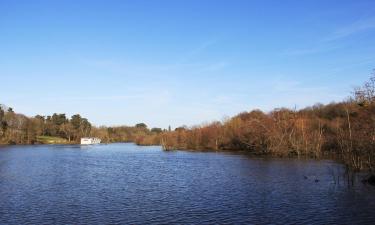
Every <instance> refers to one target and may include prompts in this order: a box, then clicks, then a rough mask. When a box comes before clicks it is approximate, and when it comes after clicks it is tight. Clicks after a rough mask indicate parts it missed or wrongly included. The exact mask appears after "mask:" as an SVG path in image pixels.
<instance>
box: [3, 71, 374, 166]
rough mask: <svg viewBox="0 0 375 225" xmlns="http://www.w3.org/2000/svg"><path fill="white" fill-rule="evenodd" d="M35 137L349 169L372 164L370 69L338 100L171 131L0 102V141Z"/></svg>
mask: <svg viewBox="0 0 375 225" xmlns="http://www.w3.org/2000/svg"><path fill="white" fill-rule="evenodd" d="M39 136H56V137H60V138H64V139H66V140H67V142H68V143H77V142H79V140H80V138H81V137H84V136H95V137H99V138H101V139H102V141H103V142H108V143H109V142H135V143H136V144H138V145H161V146H162V147H163V148H164V149H165V150H173V149H189V150H217V151H226V150H237V151H245V152H249V153H252V154H264V155H274V156H297V157H301V156H305V157H314V158H321V157H327V156H329V157H336V158H339V159H341V160H342V161H344V162H345V163H346V165H348V166H349V167H350V168H351V169H354V170H363V169H370V170H371V171H373V168H374V165H375V73H374V75H373V76H372V77H371V78H370V80H369V81H367V82H365V83H364V84H363V85H362V86H361V87H358V88H356V89H355V90H354V91H353V94H352V96H351V97H349V98H348V99H347V100H345V101H342V102H339V103H331V104H327V105H323V104H315V105H313V106H311V107H307V108H304V109H300V110H295V109H287V108H279V109H274V110H272V111H271V112H267V113H266V112H263V111H261V110H252V111H250V112H242V113H240V114H238V115H236V116H234V117H232V118H229V119H226V120H224V121H215V122H212V123H208V124H203V125H200V126H193V127H190V128H188V127H186V126H182V127H178V128H176V129H175V130H173V131H171V129H170V128H169V129H168V130H162V129H161V128H152V129H149V128H148V127H147V125H146V124H144V123H139V124H136V125H135V126H117V127H106V126H101V127H95V126H92V125H91V123H90V122H89V121H88V120H87V119H86V118H83V117H81V116H80V115H79V114H76V115H73V116H72V117H71V118H67V117H66V115H65V114H57V113H55V114H53V115H52V116H40V115H37V116H35V117H31V118H29V117H26V116H24V115H22V114H17V113H15V112H14V111H13V109H12V108H7V107H4V106H1V107H0V143H2V144H34V143H38V137H39Z"/></svg>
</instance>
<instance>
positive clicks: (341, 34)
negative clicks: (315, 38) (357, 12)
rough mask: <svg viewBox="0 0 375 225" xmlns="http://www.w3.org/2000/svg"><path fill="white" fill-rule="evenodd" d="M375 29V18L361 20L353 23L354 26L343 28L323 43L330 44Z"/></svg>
mask: <svg viewBox="0 0 375 225" xmlns="http://www.w3.org/2000/svg"><path fill="white" fill-rule="evenodd" d="M374 28H375V17H372V18H367V19H361V20H358V21H355V22H353V23H352V24H349V25H347V26H345V27H342V28H340V29H338V30H336V31H335V32H333V34H331V35H330V36H328V37H326V38H324V39H323V42H330V41H335V40H338V39H342V38H346V37H348V36H352V35H354V34H357V33H360V32H365V31H367V30H371V29H374Z"/></svg>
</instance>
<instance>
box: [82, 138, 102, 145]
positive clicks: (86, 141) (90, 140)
mask: <svg viewBox="0 0 375 225" xmlns="http://www.w3.org/2000/svg"><path fill="white" fill-rule="evenodd" d="M101 141H102V140H101V139H100V138H95V137H94V138H91V137H84V138H81V145H93V144H100V142H101Z"/></svg>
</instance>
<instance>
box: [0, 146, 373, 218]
mask: <svg viewBox="0 0 375 225" xmlns="http://www.w3.org/2000/svg"><path fill="white" fill-rule="evenodd" d="M81 150H83V151H81ZM342 170H343V168H342V166H341V165H339V164H337V163H334V162H332V161H325V160H322V161H314V160H296V159H261V158H250V157H247V156H244V155H239V154H222V153H213V152H211V153H199V154H195V153H193V152H183V151H175V152H173V154H171V153H168V152H163V151H162V150H161V149H160V147H157V146H152V147H139V146H135V145H133V144H109V145H95V146H84V147H82V146H79V145H56V146H55V145H50V146H46V145H43V146H17V147H13V146H11V147H5V148H3V150H2V151H0V224H291V223H293V224H296V223H297V224H368V223H371V222H373V221H374V220H375V216H374V213H373V212H374V210H375V190H374V188H373V187H371V186H366V185H363V184H361V183H359V184H356V185H355V186H353V187H348V186H347V185H346V184H347V182H346V181H345V180H344V178H340V174H341V173H342ZM337 177H339V179H338V178H337Z"/></svg>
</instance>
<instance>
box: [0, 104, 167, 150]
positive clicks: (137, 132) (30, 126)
mask: <svg viewBox="0 0 375 225" xmlns="http://www.w3.org/2000/svg"><path fill="white" fill-rule="evenodd" d="M161 132H162V129H161V128H152V129H149V128H148V127H147V125H146V124H144V123H139V124H136V125H135V126H118V127H105V126H101V127H95V126H93V125H92V124H91V123H90V122H89V121H88V119H86V118H84V117H82V116H80V115H79V114H76V115H73V116H71V117H70V118H68V117H67V116H66V114H60V113H54V114H53V115H52V116H41V115H37V116H35V117H27V116H25V115H23V114H19V113H15V112H14V111H13V109H12V108H8V107H6V106H4V105H1V106H0V144H38V143H43V141H42V140H44V139H42V138H41V137H58V138H63V139H64V140H66V141H65V142H64V143H72V144H74V143H79V141H80V139H81V138H82V137H90V136H94V137H99V138H101V139H102V141H103V142H107V143H109V142H136V143H139V144H141V143H142V144H149V145H151V144H154V143H158V141H157V140H156V139H157V138H159V136H158V134H159V133H161Z"/></svg>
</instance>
